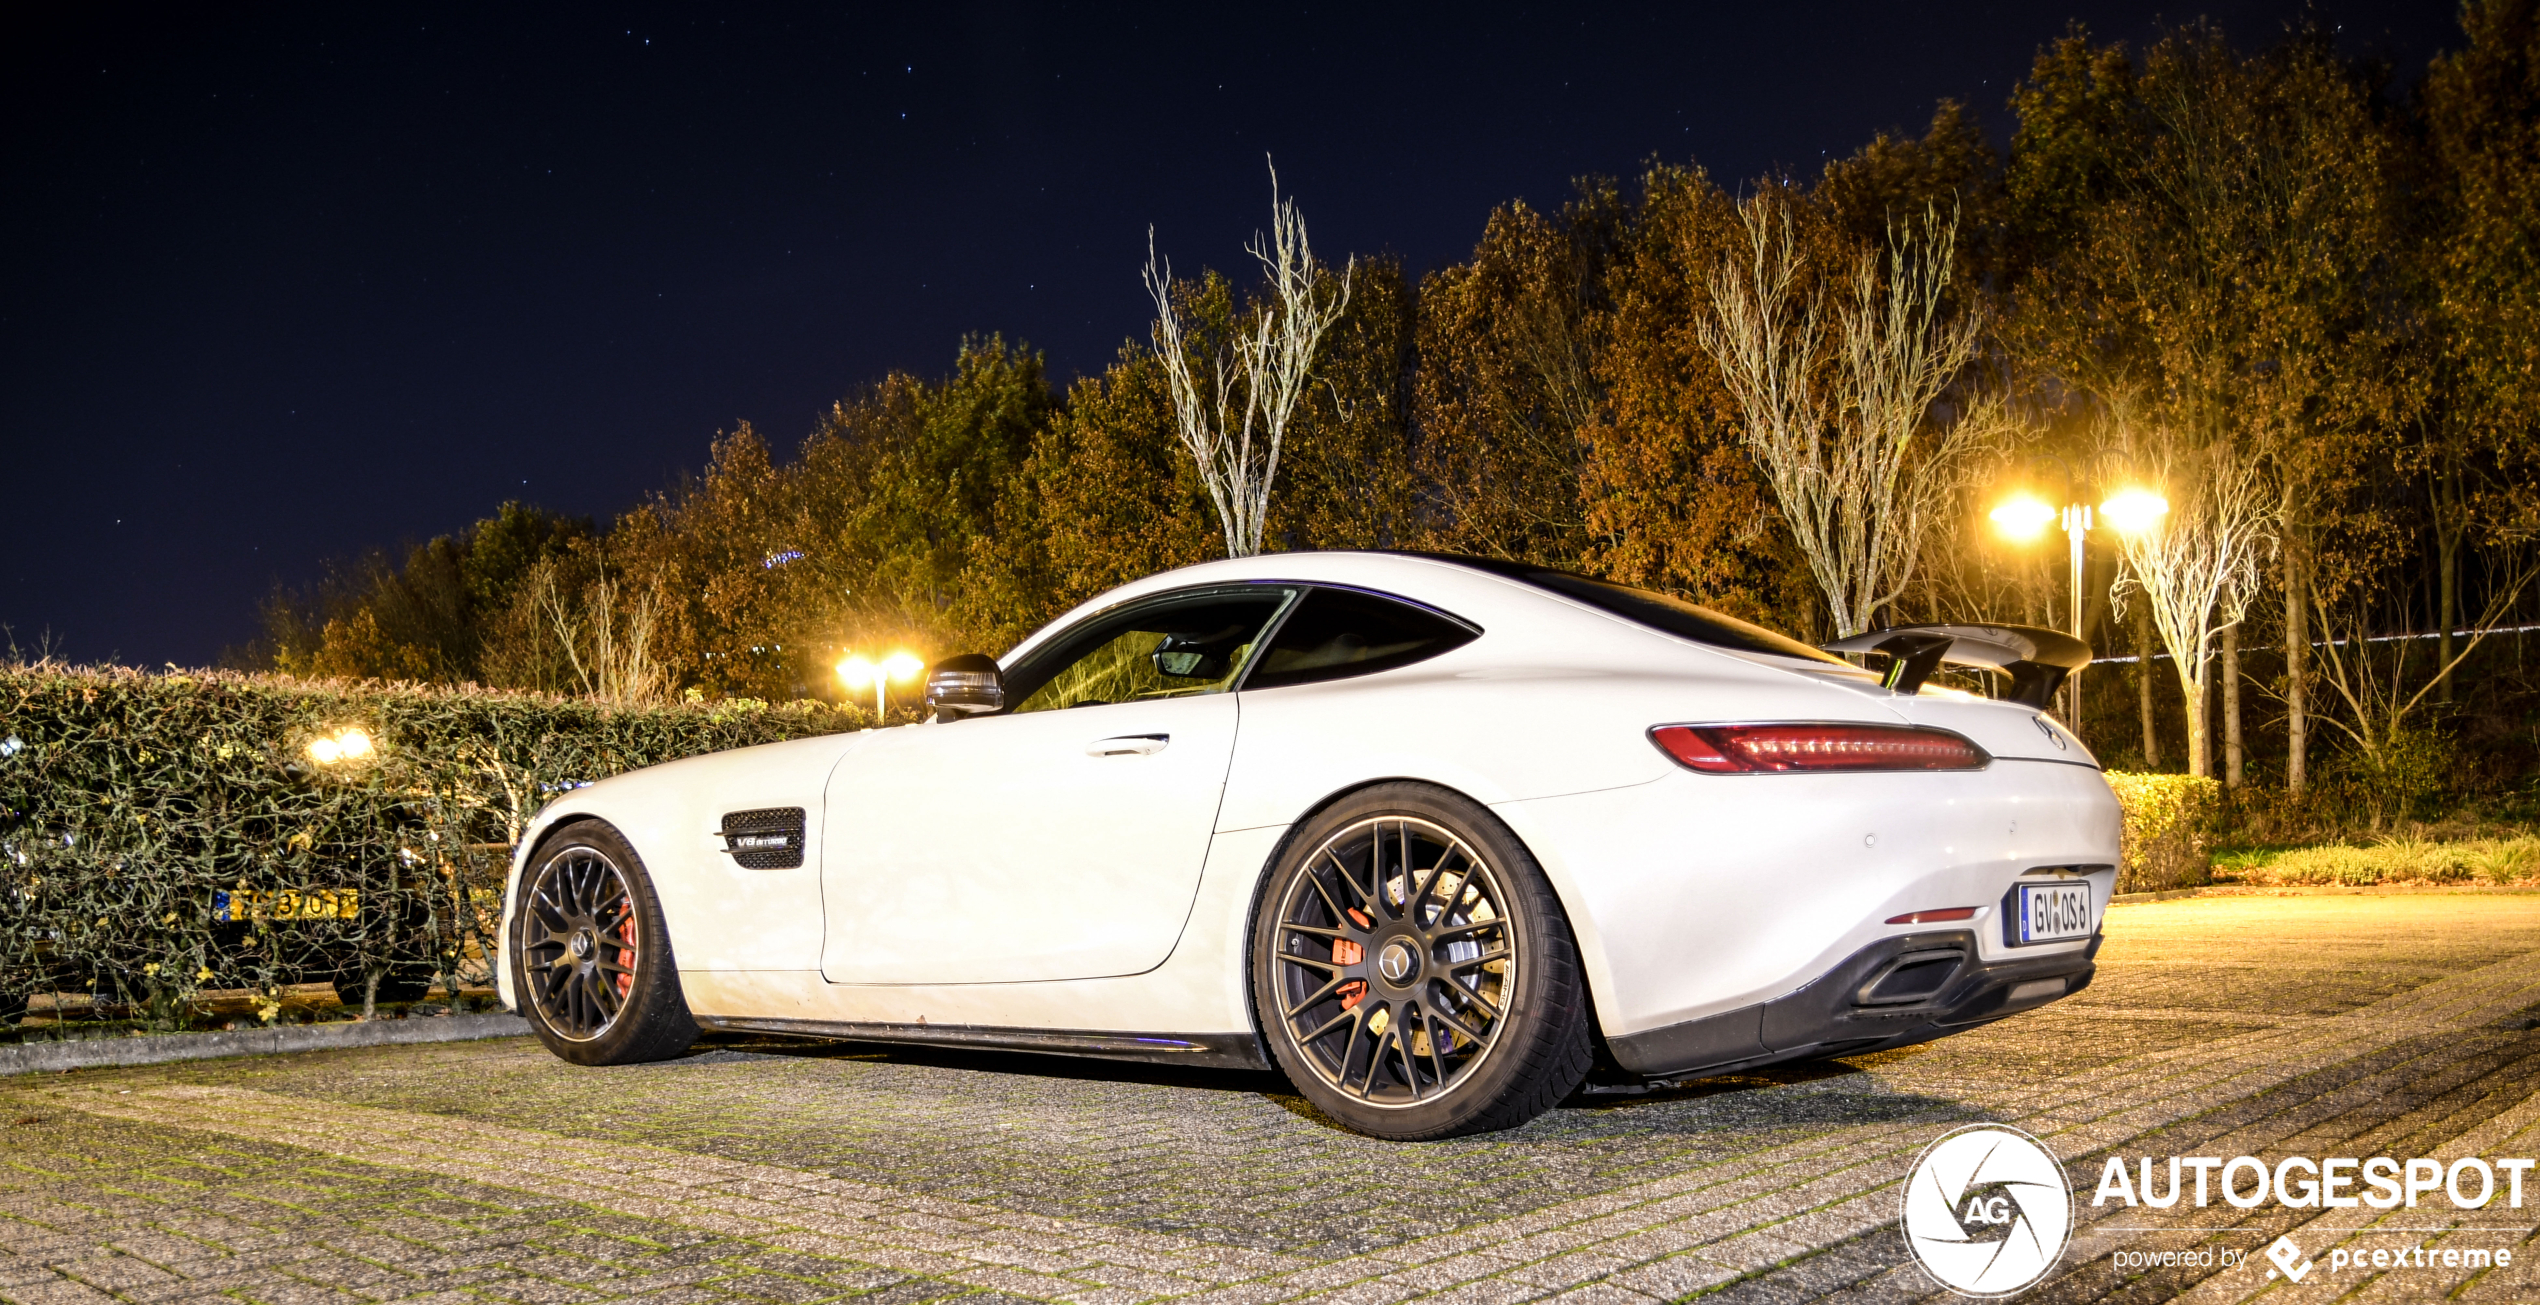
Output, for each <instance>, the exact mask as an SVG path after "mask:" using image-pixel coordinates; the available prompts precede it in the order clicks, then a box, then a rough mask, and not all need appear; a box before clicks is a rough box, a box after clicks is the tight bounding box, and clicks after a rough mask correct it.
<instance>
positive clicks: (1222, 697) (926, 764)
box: [820, 693, 1237, 983]
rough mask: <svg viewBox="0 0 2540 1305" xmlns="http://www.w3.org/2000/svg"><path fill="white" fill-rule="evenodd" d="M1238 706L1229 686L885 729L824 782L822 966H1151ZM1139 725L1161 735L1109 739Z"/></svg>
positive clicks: (860, 971)
mask: <svg viewBox="0 0 2540 1305" xmlns="http://www.w3.org/2000/svg"><path fill="white" fill-rule="evenodd" d="M1236 711H1237V708H1236V702H1235V695H1233V694H1223V693H1220V694H1207V695H1203V696H1199V697H1190V698H1168V699H1162V700H1158V701H1153V702H1121V703H1109V704H1105V705H1102V706H1094V707H1078V708H1073V709H1069V710H1064V711H1043V712H1033V713H1031V714H1028V715H1021V716H988V717H980V718H977V719H973V720H965V721H958V722H953V723H950V724H941V725H912V726H906V727H903V728H900V729H895V730H886V731H883V732H881V734H880V735H879V736H877V737H876V738H875V739H874V740H873V742H872V743H871V744H870V745H868V746H866V747H864V748H861V749H859V750H857V751H856V752H855V753H854V754H853V755H852V756H850V757H849V758H848V759H847V760H846V761H845V762H844V763H843V764H841V765H840V766H839V767H838V769H837V771H836V773H835V774H834V775H833V776H832V778H831V780H830V784H829V803H828V838H827V840H826V848H827V855H826V859H825V861H824V862H823V865H824V867H825V868H824V870H823V878H822V886H823V890H824V909H825V911H826V915H827V920H828V930H827V941H826V945H825V946H824V947H823V949H822V952H821V962H820V969H821V972H822V973H823V974H826V975H827V976H828V977H829V978H830V979H831V980H832V981H834V982H838V983H1015V982H1028V981H1037V980H1048V979H1081V978H1092V977H1097V976H1104V975H1117V974H1135V973H1137V972H1139V971H1142V970H1148V969H1153V968H1154V967H1155V966H1156V965H1158V964H1159V963H1161V962H1162V961H1163V960H1164V958H1165V956H1166V955H1168V954H1170V953H1171V951H1172V950H1173V940H1174V938H1175V937H1176V936H1177V935H1179V934H1180V932H1181V929H1182V922H1183V920H1184V919H1186V918H1187V917H1188V916H1189V914H1190V907H1191V895H1192V892H1193V891H1194V889H1195V888H1196V887H1197V886H1198V883H1199V878H1200V871H1201V868H1202V867H1203V866H1204V865H1205V863H1206V860H1207V856H1208V838H1209V831H1210V829H1211V828H1212V827H1213V826H1214V824H1215V821H1216V816H1217V805H1218V797H1219V794H1220V792H1221V791H1222V788H1223V786H1224V783H1225V779H1226V761H1227V757H1228V755H1229V754H1230V753H1231V752H1232V751H1233V748H1234V742H1235V719H1236ZM1139 736H1157V737H1160V738H1161V739H1162V740H1163V743H1162V744H1161V746H1160V747H1158V748H1156V749H1155V750H1152V751H1135V750H1130V749H1129V747H1128V745H1126V744H1114V745H1112V746H1110V747H1108V748H1106V747H1104V746H1101V745H1103V744H1104V742H1105V741H1106V740H1127V739H1136V738H1138V737H1139ZM1150 741H1151V740H1150ZM1097 754H1103V755H1097Z"/></svg>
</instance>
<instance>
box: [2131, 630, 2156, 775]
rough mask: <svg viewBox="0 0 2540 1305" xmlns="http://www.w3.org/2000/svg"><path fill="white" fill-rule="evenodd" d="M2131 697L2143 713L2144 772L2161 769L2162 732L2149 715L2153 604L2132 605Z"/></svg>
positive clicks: (2150, 713) (2152, 716)
mask: <svg viewBox="0 0 2540 1305" xmlns="http://www.w3.org/2000/svg"><path fill="white" fill-rule="evenodd" d="M2134 653H2135V662H2134V695H2135V698H2136V699H2137V705H2138V706H2139V707H2141V708H2142V711H2143V768H2144V769H2145V770H2159V769H2160V768H2161V732H2160V730H2159V729H2158V728H2156V727H2155V725H2154V721H2155V720H2156V718H2155V717H2154V715H2153V713H2152V603H2151V600H2149V599H2144V600H2142V601H2139V602H2137V603H2136V604H2135V605H2134Z"/></svg>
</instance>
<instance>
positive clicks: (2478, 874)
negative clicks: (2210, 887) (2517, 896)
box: [2214, 834, 2540, 888]
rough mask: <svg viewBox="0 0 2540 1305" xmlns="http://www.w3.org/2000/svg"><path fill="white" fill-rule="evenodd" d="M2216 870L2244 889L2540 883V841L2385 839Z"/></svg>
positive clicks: (2226, 857) (2244, 855) (2261, 855)
mask: <svg viewBox="0 0 2540 1305" xmlns="http://www.w3.org/2000/svg"><path fill="white" fill-rule="evenodd" d="M2214 863H2215V864H2214V868H2215V869H2216V870H2218V871H2221V872H2223V873H2225V874H2227V875H2229V876H2230V877H2232V878H2234V879H2238V880H2240V881H2241V882H2243V883H2254V884H2320V885H2334V886H2342V887H2354V888H2361V887H2369V886H2371V885H2374V884H2399V883H2423V884H2457V883H2490V884H2514V883H2526V882H2529V881H2531V880H2533V879H2540V838H2535V837H2533V836H2531V835H2529V834H2519V835H2515V836H2513V837H2510V838H2468V839H2458V840H2451V841H2442V842H2438V841H2435V840H2433V839H2428V838H2425V837H2423V836H2421V835H2417V834H2385V835H2383V836H2382V837H2380V838H2377V839H2375V840H2373V841H2372V842H2371V843H2369V844H2364V845H2361V846H2356V845H2347V844H2332V845H2329V846H2326V847H2295V848H2254V849H2245V850H2241V851H2235V852H2228V853H2224V854H2222V855H2220V856H2217V857H2215V858H2214Z"/></svg>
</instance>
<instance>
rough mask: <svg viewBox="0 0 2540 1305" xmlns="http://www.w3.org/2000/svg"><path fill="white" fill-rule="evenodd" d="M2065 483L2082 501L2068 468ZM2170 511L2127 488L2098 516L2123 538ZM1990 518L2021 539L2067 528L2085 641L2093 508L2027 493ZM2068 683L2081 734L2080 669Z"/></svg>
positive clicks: (2076, 625) (2073, 720)
mask: <svg viewBox="0 0 2540 1305" xmlns="http://www.w3.org/2000/svg"><path fill="white" fill-rule="evenodd" d="M2054 461H2055V462H2056V464H2057V465H2058V466H2062V465H2063V459H2061V458H2056V459H2054ZM2064 482H2065V489H2066V493H2065V495H2064V497H2065V498H2067V499H2078V498H2079V497H2080V487H2079V485H2078V484H2077V483H2076V481H2075V479H2074V477H2073V473H2072V468H2071V467H2069V466H2065V467H2064ZM2169 510H2170V501H2169V500H2168V499H2165V498H2163V497H2161V496H2160V495H2159V494H2157V493H2154V492H2153V491H2151V490H2148V489H2123V490H2119V491H2117V492H2116V493H2114V494H2111V495H2109V496H2108V498H2107V500H2106V501H2105V502H2102V503H2101V504H2100V505H2099V511H2098V513H2097V515H2098V516H2099V517H2101V518H2105V520H2106V523H2107V524H2108V525H2109V526H2110V527H2111V528H2113V529H2115V530H2116V531H2117V532H2118V533H2120V534H2127V535H2134V534H2141V533H2142V532H2144V531H2146V530H2150V529H2151V528H2152V527H2154V526H2155V525H2157V524H2159V523H2160V520H2161V518H2162V517H2163V516H2165V515H2167V514H2168V512H2169ZM1986 515H1988V516H1990V517H1991V518H1992V519H1993V525H1994V528H1995V529H1997V530H2000V531H2001V532H2002V533H2003V534H2004V535H2006V536H2008V537H2010V538H2012V539H2016V540H2030V539H2035V538H2037V537H2038V536H2039V535H2041V534H2044V533H2045V531H2046V523H2047V522H2050V521H2056V522H2061V523H2062V525H2063V529H2064V537H2065V538H2066V539H2069V540H2071V541H2072V563H2073V637H2074V638H2076V639H2080V638H2082V633H2081V618H2082V590H2081V585H2082V566H2083V556H2082V539H2083V537H2084V536H2086V535H2088V534H2089V533H2090V529H2091V526H2092V525H2093V524H2094V522H2093V519H2092V513H2091V510H2090V505H2089V504H2087V503H2081V502H2067V503H2066V504H2065V505H2064V506H2063V507H2061V508H2057V507H2054V506H2051V505H2049V504H2048V503H2047V502H2046V501H2045V500H2043V499H2040V498H2038V497H2037V496H2036V495H2034V494H2029V493H2025V492H2023V493H2017V494H2013V495H2012V496H2011V497H2009V498H2007V499H2004V500H2003V501H2002V504H2001V506H1999V507H1996V508H1994V509H1993V511H1992V512H1990V513H1987V514H1986ZM2065 683H2066V684H2068V685H2070V686H2071V689H2072V706H2071V711H2070V714H2069V716H2068V717H2067V719H2066V721H2065V724H2067V725H2068V726H2070V727H2071V728H2072V730H2073V732H2074V733H2076V734H2078V733H2080V732H2081V672H2080V671H2079V670H2075V671H2074V672H2073V673H2072V674H2071V676H2069V677H2068V678H2067V679H2066V681H2065Z"/></svg>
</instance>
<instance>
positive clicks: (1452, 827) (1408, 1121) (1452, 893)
mask: <svg viewBox="0 0 2540 1305" xmlns="http://www.w3.org/2000/svg"><path fill="white" fill-rule="evenodd" d="M1406 864H1407V865H1408V868H1409V872H1408V873H1406V872H1405V870H1404V868H1403V867H1404V866H1405V865H1406ZM1251 971H1252V992H1253V1001H1254V1004H1255V1007H1256V1010H1257V1011H1258V1015H1259V1019H1260V1021H1261V1028H1262V1030H1263V1033H1264V1034H1265V1035H1266V1036H1265V1040H1266V1041H1267V1042H1268V1043H1269V1044H1270V1049H1271V1054H1272V1055H1273V1056H1275V1057H1276V1058H1277V1059H1278V1062H1279V1067H1280V1068H1281V1069H1283V1070H1285V1071H1286V1072H1287V1075H1288V1078H1289V1080H1290V1081H1291V1082H1293V1083H1295V1084H1296V1086H1297V1088H1298V1089H1299V1090H1300V1091H1302V1092H1303V1093H1304V1094H1305V1097H1306V1099H1307V1100H1309V1101H1312V1102H1313V1103H1314V1104H1315V1106H1317V1107H1318V1108H1320V1109H1321V1110H1322V1111H1323V1113H1325V1114H1326V1115H1329V1116H1331V1117H1332V1118H1333V1119H1336V1120H1338V1121H1340V1122H1341V1123H1343V1124H1345V1125H1347V1126H1349V1127H1350V1128H1353V1129H1356V1130H1357V1131H1359V1132H1362V1133H1366V1134H1369V1135H1371V1136H1375V1137H1382V1138H1391V1139H1394V1140H1397V1141H1428V1140H1433V1139H1437V1138H1446V1137H1456V1136H1460V1135H1463V1134H1467V1133H1482V1132H1489V1131H1491V1130H1494V1129H1502V1128H1513V1127H1516V1126H1517V1125H1519V1124H1522V1123H1525V1122H1526V1121H1527V1120H1529V1119H1532V1118H1534V1117H1535V1116H1537V1115H1539V1114H1542V1113H1543V1112H1544V1111H1546V1110H1549V1109H1551V1108H1552V1107H1553V1106H1555V1105H1557V1104H1559V1103H1560V1102H1561V1101H1562V1100H1563V1099H1564V1098H1566V1097H1568V1096H1569V1095H1570V1094H1571V1093H1572V1092H1573V1091H1575V1090H1576V1089H1577V1088H1578V1086H1579V1084H1580V1082H1581V1081H1583V1080H1584V1079H1585V1078H1586V1077H1587V1072H1588V1067H1589V1064H1590V1063H1591V1061H1592V1060H1593V1055H1594V1051H1593V1044H1594V1039H1593V1038H1592V1036H1591V1034H1590V1030H1589V1023H1590V1020H1589V1017H1588V1003H1587V985H1586V981H1585V978H1584V976H1583V975H1582V974H1581V973H1580V970H1579V959H1578V944H1577V943H1576V941H1575V940H1574V939H1573V938H1572V937H1571V934H1570V922H1569V917H1568V916H1567V915H1565V914H1564V913H1563V912H1562V910H1561V903H1560V900H1559V899H1558V898H1557V897H1555V896H1554V895H1553V892H1552V884H1551V882H1550V881H1549V880H1548V879H1546V878H1545V877H1544V873H1543V868H1542V867H1541V866H1540V865H1537V864H1536V863H1535V859H1534V857H1533V856H1532V855H1531V854H1529V853H1528V852H1527V851H1526V848H1525V845H1524V844H1522V843H1520V842H1518V841H1517V837H1516V835H1514V834H1512V833H1510V832H1509V831H1508V827H1507V826H1505V825H1503V824H1501V823H1500V822H1499V819H1498V817H1496V816H1493V815H1492V814H1491V813H1490V812H1489V811H1488V810H1486V809H1484V808H1483V807H1482V806H1481V805H1480V804H1479V803H1476V802H1474V801H1472V800H1471V799H1469V798H1466V797H1464V796H1462V795H1460V794H1456V793H1451V792H1448V791H1446V790H1444V789H1438V788H1433V787H1430V786H1428V785H1425V784H1411V783H1392V784H1380V785H1376V786H1374V787H1371V788H1367V789H1363V790H1361V791H1359V792H1357V793H1353V794H1351V795H1349V796H1348V797H1345V798H1343V799H1341V800H1340V801H1339V802H1336V803H1334V804H1333V805H1332V806H1330V807H1328V808H1326V809H1325V810H1324V811H1322V812H1321V813H1319V814H1317V815H1316V816H1314V817H1313V818H1312V819H1311V820H1308V821H1307V822H1305V824H1304V825H1302V826H1301V827H1300V828H1299V829H1298V830H1297V833H1296V835H1295V836H1294V837H1293V838H1291V839H1290V840H1289V842H1288V844H1287V847H1286V850H1285V851H1284V852H1282V854H1281V855H1280V857H1279V860H1278V863H1277V864H1276V865H1275V866H1273V867H1272V869H1271V871H1270V875H1269V877H1268V879H1266V880H1265V881H1264V883H1263V885H1262V894H1261V899H1260V903H1259V905H1258V907H1257V908H1256V909H1255V911H1254V914H1253V930H1252V959H1251Z"/></svg>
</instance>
